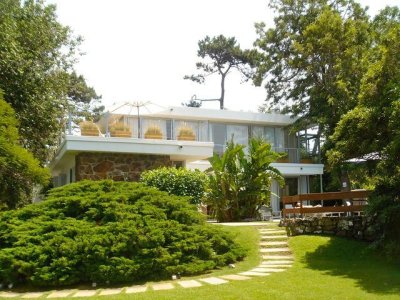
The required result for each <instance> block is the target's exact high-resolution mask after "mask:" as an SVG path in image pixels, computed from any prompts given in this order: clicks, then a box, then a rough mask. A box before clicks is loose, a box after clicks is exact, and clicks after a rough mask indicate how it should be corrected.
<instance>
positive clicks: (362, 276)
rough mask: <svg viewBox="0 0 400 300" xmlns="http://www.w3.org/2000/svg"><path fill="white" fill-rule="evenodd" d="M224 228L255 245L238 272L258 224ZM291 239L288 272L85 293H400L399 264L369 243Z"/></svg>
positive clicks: (253, 255)
mask: <svg viewBox="0 0 400 300" xmlns="http://www.w3.org/2000/svg"><path fill="white" fill-rule="evenodd" d="M226 230H232V231H234V232H236V233H237V234H238V240H239V241H241V243H243V244H244V245H247V246H248V247H251V248H253V249H252V250H251V251H250V256H249V258H248V259H247V260H246V261H245V262H243V263H240V264H238V265H237V268H236V269H235V271H234V272H238V271H242V270H248V269H249V268H251V267H253V266H255V265H257V264H258V253H257V249H256V247H255V243H257V240H258V233H257V229H256V228H254V227H235V228H232V227H229V228H227V229H226ZM289 244H290V248H291V249H292V251H293V253H294V255H295V263H294V265H293V267H292V268H290V269H288V270H287V271H286V272H282V273H276V274H272V275H270V276H267V277H258V278H252V279H251V280H247V281H236V282H233V281H231V282H230V283H228V284H223V285H219V286H212V285H204V286H202V287H198V288H191V289H184V288H180V287H177V288H175V289H174V290H170V291H147V292H145V293H141V294H130V295H123V294H122V295H119V296H108V297H106V296H97V297H90V298H81V299H107V300H108V299H116V300H122V299H147V300H148V299H202V300H206V299H229V300H231V299H400V266H399V265H391V264H389V263H388V262H386V261H385V260H383V259H382V258H380V257H378V256H377V255H376V254H374V253H372V252H371V251H370V250H369V249H368V248H367V244H365V243H362V242H357V241H353V240H348V239H343V238H336V237H322V236H297V237H292V238H290V240H289ZM227 272H232V270H229V269H225V270H219V271H216V272H215V273H214V272H213V273H212V276H214V275H216V276H217V275H221V274H222V273H227ZM201 277H204V275H203V276H201ZM75 299H79V298H75Z"/></svg>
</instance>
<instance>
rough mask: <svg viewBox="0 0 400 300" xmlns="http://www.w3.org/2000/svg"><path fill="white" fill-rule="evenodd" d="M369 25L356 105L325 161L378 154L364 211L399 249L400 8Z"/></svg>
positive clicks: (385, 241)
mask: <svg viewBox="0 0 400 300" xmlns="http://www.w3.org/2000/svg"><path fill="white" fill-rule="evenodd" d="M373 26H374V27H375V28H377V29H378V31H376V34H377V35H378V37H379V38H377V39H376V41H377V42H376V44H375V45H374V47H373V48H372V49H371V51H370V52H369V56H368V60H369V61H370V62H371V63H370V65H369V68H368V71H367V72H366V73H365V75H364V77H363V80H362V85H361V90H360V94H359V97H358V102H357V105H356V107H355V108H354V109H352V110H350V111H349V112H348V113H346V114H345V115H344V116H343V117H342V119H341V120H340V122H339V124H338V126H337V127H336V130H335V133H334V135H333V136H332V139H333V140H334V141H335V148H334V149H332V150H331V151H330V152H329V153H328V155H329V162H330V163H331V164H333V165H338V164H340V163H342V162H343V161H345V160H347V159H349V158H353V157H366V158H367V159H368V157H372V156H373V157H374V158H375V159H376V158H377V157H378V158H379V163H378V164H377V167H376V173H377V174H378V175H377V178H376V181H377V182H376V187H375V191H374V193H373V194H372V196H371V197H370V199H369V202H370V210H369V214H370V215H371V216H373V217H374V218H376V222H377V225H378V230H379V232H380V234H381V240H379V241H378V242H379V243H378V244H379V245H383V246H384V248H385V250H386V251H387V252H389V253H390V254H394V253H392V252H396V253H397V255H399V254H400V247H399V245H400V229H399V228H400V221H399V220H400V10H399V9H398V8H387V9H385V10H383V11H382V12H381V14H379V15H378V16H377V17H376V18H375V20H374V22H373Z"/></svg>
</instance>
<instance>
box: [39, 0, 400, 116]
mask: <svg viewBox="0 0 400 300" xmlns="http://www.w3.org/2000/svg"><path fill="white" fill-rule="evenodd" d="M360 2H361V3H362V4H363V5H368V6H369V7H370V14H372V15H374V14H375V13H376V12H377V11H379V10H380V9H382V8H383V7H385V6H386V5H399V0H380V1H377V0H361V1H360ZM47 3H55V4H56V5H57V14H58V17H59V21H60V22H61V23H63V24H64V25H68V26H70V27H71V28H72V30H73V31H74V33H75V34H77V35H81V36H83V38H84V42H83V43H82V46H81V51H82V52H84V53H85V55H84V56H82V57H80V59H79V63H78V64H77V66H76V69H77V71H78V73H80V74H82V75H84V77H85V78H86V80H87V82H88V83H89V85H91V86H93V87H94V88H95V89H96V91H97V93H98V94H101V95H102V96H103V99H102V101H103V103H104V104H105V105H106V106H111V105H112V104H113V103H119V102H126V101H152V102H154V103H158V104H159V105H162V106H166V107H167V106H180V105H181V103H182V102H186V101H188V100H189V99H190V98H191V97H192V96H193V95H196V96H197V97H198V98H201V99H205V98H218V97H219V94H220V89H219V80H218V77H213V78H212V77H209V78H208V79H207V80H206V83H205V84H203V85H199V84H196V83H193V82H191V81H188V80H183V76H184V75H190V74H193V73H195V72H196V67H195V63H196V62H197V61H199V59H198V58H197V55H196V54H197V42H198V41H199V40H201V39H203V38H204V37H205V36H206V35H209V36H215V35H219V34H223V35H225V36H235V37H236V39H237V40H238V42H239V43H240V45H241V47H242V48H250V47H251V46H252V44H253V42H254V40H255V39H256V37H257V36H256V33H255V30H254V23H256V22H260V21H263V22H265V23H266V24H267V25H272V24H273V23H272V22H273V20H272V19H273V15H272V12H271V11H270V10H269V8H268V6H267V3H268V1H267V0H251V1H248V0H202V1H193V0H192V1H188V0H186V1H185V0H168V1H165V0H145V1H143V0H142V1H135V0H113V1H111V0H48V1H47ZM265 95H266V93H265V91H264V89H263V88H262V87H254V86H252V85H251V83H242V84H241V78H240V76H239V75H238V74H236V73H235V74H234V73H231V74H229V75H228V78H227V82H226V95H225V106H226V107H227V108H229V109H232V110H244V111H248V110H252V111H256V110H257V108H258V106H260V105H261V104H262V103H263V101H264V99H265V97H266V96H265ZM203 107H209V108H218V107H219V104H218V102H208V103H205V104H203Z"/></svg>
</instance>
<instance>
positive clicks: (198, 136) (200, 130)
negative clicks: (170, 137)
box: [174, 120, 208, 142]
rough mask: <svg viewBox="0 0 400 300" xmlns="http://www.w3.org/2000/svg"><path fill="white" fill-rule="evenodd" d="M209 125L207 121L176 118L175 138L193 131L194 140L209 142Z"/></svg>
mask: <svg viewBox="0 0 400 300" xmlns="http://www.w3.org/2000/svg"><path fill="white" fill-rule="evenodd" d="M207 126H208V124H207V121H183V120H175V122H174V128H175V129H174V139H181V138H182V134H184V133H186V134H189V133H190V134H189V135H191V133H193V137H194V141H200V142H207V141H208V137H207Z"/></svg>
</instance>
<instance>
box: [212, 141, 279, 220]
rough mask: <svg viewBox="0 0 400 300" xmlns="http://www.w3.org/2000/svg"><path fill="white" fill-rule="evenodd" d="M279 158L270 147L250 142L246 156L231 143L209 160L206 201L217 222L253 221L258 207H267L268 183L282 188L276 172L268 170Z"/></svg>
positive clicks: (241, 146) (269, 186)
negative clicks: (274, 181) (249, 219)
mask: <svg viewBox="0 0 400 300" xmlns="http://www.w3.org/2000/svg"><path fill="white" fill-rule="evenodd" d="M279 157H280V155H279V154H277V153H275V152H274V151H272V150H271V145H270V144H268V143H266V142H264V141H262V140H259V139H251V140H250V143H249V146H248V151H247V153H245V151H244V146H243V145H238V144H235V143H234V142H233V141H231V142H229V143H228V144H227V147H226V150H225V152H224V154H223V155H222V156H219V155H218V154H216V153H215V154H214V156H213V157H212V158H210V163H211V168H210V169H208V170H207V172H208V175H209V189H208V192H207V196H206V201H207V203H208V204H209V205H210V206H211V208H212V212H213V215H214V216H215V217H216V218H217V220H218V221H220V222H222V221H238V220H242V219H246V218H255V217H256V216H257V213H258V209H259V208H260V206H261V205H262V204H267V205H268V204H269V201H270V194H271V182H272V180H273V179H275V180H277V181H278V182H279V183H280V184H283V177H282V176H281V175H280V173H279V171H278V170H277V169H275V168H273V167H271V166H270V164H271V163H272V162H274V161H276V159H277V158H279Z"/></svg>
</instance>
